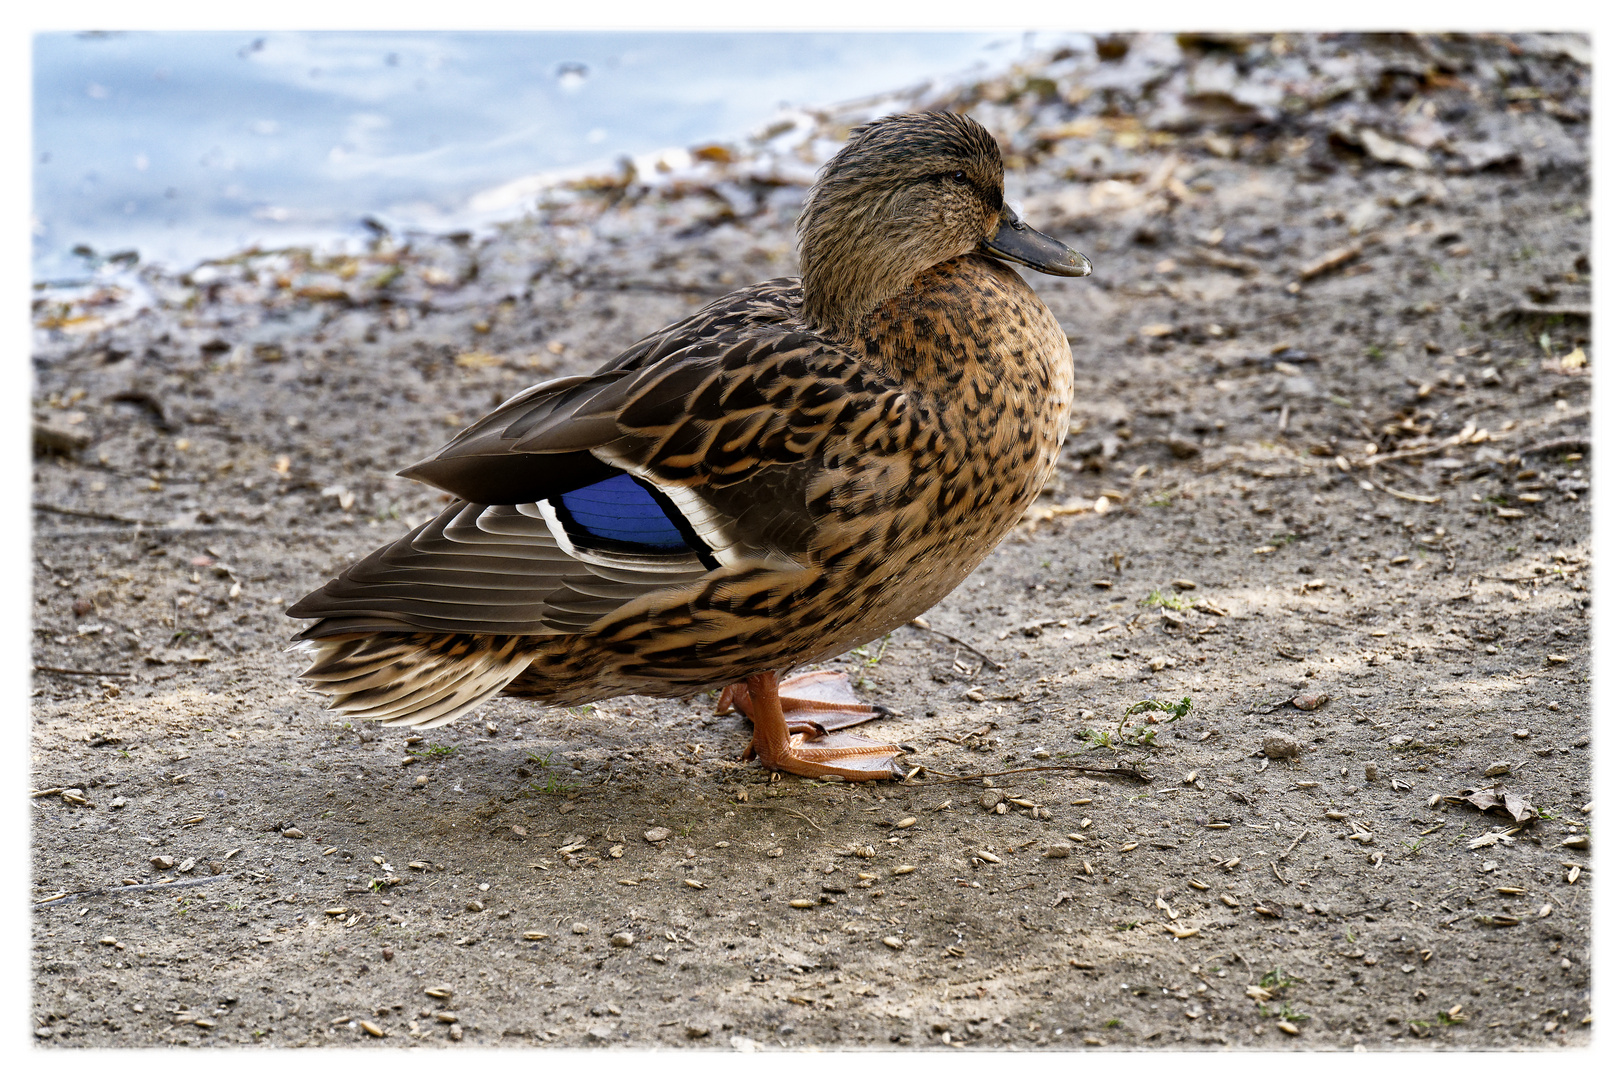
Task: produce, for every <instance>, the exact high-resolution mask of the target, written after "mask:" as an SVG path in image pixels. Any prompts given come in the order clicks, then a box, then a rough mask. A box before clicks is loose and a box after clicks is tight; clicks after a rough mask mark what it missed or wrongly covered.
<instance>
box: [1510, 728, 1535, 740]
mask: <svg viewBox="0 0 1623 1080" xmlns="http://www.w3.org/2000/svg"><path fill="white" fill-rule="evenodd" d="M1511 734H1512V735H1513V736H1515V737H1516V738H1518V739H1530V738H1532V737H1533V733H1532V732H1531V731H1528V730H1527V729H1526V728H1519V729H1518V730H1516V731H1513V732H1511Z"/></svg>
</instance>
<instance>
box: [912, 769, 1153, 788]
mask: <svg viewBox="0 0 1623 1080" xmlns="http://www.w3.org/2000/svg"><path fill="white" fill-rule="evenodd" d="M1065 769H1077V770H1079V771H1081V772H1090V773H1098V774H1100V775H1101V776H1127V777H1131V778H1132V779H1134V780H1138V781H1141V782H1143V783H1146V784H1147V783H1149V782H1150V778H1149V777H1148V776H1145V775H1144V774H1143V773H1141V772H1139V771H1138V770H1137V769H1135V768H1132V767H1131V766H1128V767H1125V768H1124V767H1122V766H1120V765H1117V766H1113V767H1106V766H1103V765H1031V766H1028V767H1027V768H1024V769H1004V770H1003V771H1002V772H989V773H970V774H969V775H967V776H958V775H956V774H954V773H944V772H941V771H940V770H939V769H931V768H925V769H924V771H925V772H927V773H934V774H935V775H936V776H944V777H946V779H945V780H928V781H925V783H929V784H955V783H958V782H960V781H963V780H985V779H988V778H990V777H993V776H1011V775H1013V774H1015V773H1028V772H1059V771H1062V770H1065Z"/></svg>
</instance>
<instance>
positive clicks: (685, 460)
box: [288, 312, 901, 638]
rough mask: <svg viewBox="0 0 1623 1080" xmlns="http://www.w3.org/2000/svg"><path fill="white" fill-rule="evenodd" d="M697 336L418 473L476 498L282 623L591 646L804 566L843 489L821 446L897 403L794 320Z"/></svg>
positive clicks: (647, 352)
mask: <svg viewBox="0 0 1623 1080" xmlns="http://www.w3.org/2000/svg"><path fill="white" fill-rule="evenodd" d="M703 314H704V313H702V312H701V313H700V315H703ZM696 319H698V316H695V320H696ZM695 320H689V323H690V324H691V323H693V322H694V321H695ZM680 325H681V324H679V326H680ZM699 325H700V327H702V328H703V329H704V330H705V332H704V333H698V332H696V329H695V327H693V326H691V325H690V326H689V327H688V329H687V330H686V331H685V332H684V333H682V334H677V333H675V332H674V331H675V330H676V329H677V328H672V330H671V331H667V332H665V333H662V334H661V335H656V336H655V337H653V338H650V339H646V340H645V341H644V342H640V343H639V344H638V345H637V346H634V347H633V349H632V350H629V351H628V353H627V354H626V359H627V363H626V366H623V367H617V368H612V369H608V370H604V371H600V372H599V373H597V374H595V375H590V376H582V377H578V378H571V379H563V380H557V381H554V382H551V383H546V384H543V385H541V386H537V387H533V388H531V389H530V390H526V391H525V392H523V393H522V394H519V395H518V396H516V397H514V398H513V399H511V400H509V401H508V402H506V403H504V404H503V405H501V406H500V407H498V408H497V409H496V410H495V411H493V412H492V413H490V414H489V415H488V416H486V417H484V418H482V419H481V420H479V421H478V422H477V423H475V424H474V425H472V426H471V427H469V428H468V429H467V430H465V431H464V432H462V433H461V434H459V435H458V436H457V437H456V438H455V439H453V440H452V441H451V443H450V444H449V445H447V446H446V447H445V449H443V450H442V451H440V452H439V453H438V454H436V455H435V456H434V457H432V458H430V459H428V460H427V461H424V462H422V463H420V464H418V465H414V466H412V467H411V468H410V469H407V470H405V471H404V474H403V475H406V476H411V477H414V478H416V479H419V480H423V481H426V482H428V483H431V484H434V485H435V486H437V487H440V488H442V489H444V490H446V491H448V492H450V493H451V494H453V495H457V496H459V497H460V499H462V500H466V501H465V502H457V503H453V504H452V505H451V506H449V507H447V508H446V510H445V511H443V512H442V513H441V514H440V515H439V516H438V517H436V518H435V519H434V520H432V521H430V522H428V523H426V524H424V525H422V526H420V527H419V528H418V529H416V530H414V531H413V532H412V533H410V534H409V535H407V536H405V537H403V538H402V539H401V540H399V541H396V542H395V543H393V544H391V545H389V546H387V547H385V548H382V549H380V550H379V551H376V552H374V553H373V554H372V555H370V556H368V557H367V558H365V559H363V560H361V561H360V562H359V563H357V564H355V565H354V566H352V567H350V568H349V569H348V570H346V571H345V572H344V573H343V574H342V575H340V577H339V578H337V579H336V580H334V581H332V582H329V583H328V584H327V585H326V586H324V587H323V588H322V589H321V590H319V591H318V592H316V593H313V594H311V595H310V596H308V597H306V598H305V599H304V600H302V601H300V602H299V603H298V604H296V605H294V607H293V608H291V609H289V612H288V613H289V614H290V615H292V616H294V617H296V618H314V619H319V620H321V622H319V623H318V624H317V625H316V626H313V627H311V628H309V629H308V630H306V631H305V633H304V634H303V635H301V636H303V637H307V638H311V637H330V636H332V635H334V634H341V633H360V632H378V631H385V630H402V629H412V630H434V631H453V632H468V633H490V634H556V633H578V632H581V631H584V630H587V629H589V628H590V627H591V626H592V624H594V623H595V622H597V621H598V620H600V619H602V618H604V617H605V616H608V615H611V614H612V613H614V612H615V611H617V610H619V609H620V608H622V607H623V606H625V605H626V604H628V603H631V602H633V601H636V600H639V599H641V598H644V597H647V596H648V595H649V594H652V593H656V592H659V591H661V590H671V589H677V588H680V587H682V586H684V585H688V584H691V583H693V582H696V581H698V580H699V579H701V578H703V577H704V576H705V575H706V574H709V573H712V572H715V571H717V570H718V569H720V568H723V567H743V568H750V567H759V566H773V565H776V566H781V567H783V568H786V569H788V568H793V567H795V566H797V565H799V564H798V562H797V556H799V555H802V554H803V553H804V552H805V551H806V550H807V548H808V546H809V544H810V541H811V538H812V536H813V534H814V532H815V530H816V529H817V528H818V526H819V521H820V515H821V514H823V513H826V512H827V503H828V501H829V499H830V498H831V496H832V494H833V490H834V488H835V487H836V486H837V484H836V483H835V482H833V481H832V480H831V478H830V476H829V472H830V470H829V468H828V465H827V463H826V461H825V455H824V454H823V453H822V452H821V451H822V449H823V447H824V444H825V443H826V442H827V441H828V440H829V439H830V437H831V436H834V435H835V433H838V436H837V437H841V438H844V437H848V436H853V435H854V434H856V433H859V432H861V431H864V430H867V429H869V428H871V427H872V426H874V425H875V424H877V423H879V422H881V421H882V420H883V419H885V417H886V415H887V413H890V412H894V411H895V409H894V407H893V406H894V399H895V398H896V397H897V395H900V394H901V391H900V390H898V389H896V388H895V387H894V386H891V385H889V384H887V383H885V382H884V380H883V379H882V378H880V377H879V376H877V375H875V374H873V373H872V372H870V371H869V370H868V369H866V368H865V367H864V366H863V365H861V364H859V363H857V362H856V361H855V360H854V359H853V358H852V357H851V356H850V355H849V354H846V353H844V352H841V351H839V350H836V349H832V348H831V347H830V346H829V345H828V344H827V343H826V342H824V341H823V340H821V339H819V338H817V337H815V336H813V335H811V334H809V333H807V332H805V331H804V330H800V329H797V328H795V327H794V326H793V325H791V324H789V323H788V322H787V321H786V320H781V319H780V320H779V321H777V322H772V321H770V320H766V319H762V318H759V317H756V316H751V317H745V318H741V319H736V320H727V319H718V320H712V321H711V322H710V323H708V324H704V323H700V324H699ZM835 471H836V472H838V471H839V470H835ZM841 475H842V476H843V475H844V474H843V473H841Z"/></svg>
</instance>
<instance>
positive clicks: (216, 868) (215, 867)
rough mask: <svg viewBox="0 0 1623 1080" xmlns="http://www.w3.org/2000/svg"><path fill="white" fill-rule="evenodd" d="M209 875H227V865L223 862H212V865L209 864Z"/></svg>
mask: <svg viewBox="0 0 1623 1080" xmlns="http://www.w3.org/2000/svg"><path fill="white" fill-rule="evenodd" d="M209 873H211V874H223V873H225V863H223V862H211V863H209Z"/></svg>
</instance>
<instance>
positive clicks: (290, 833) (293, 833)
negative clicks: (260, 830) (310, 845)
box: [282, 829, 304, 840]
mask: <svg viewBox="0 0 1623 1080" xmlns="http://www.w3.org/2000/svg"><path fill="white" fill-rule="evenodd" d="M282 835H283V836H285V837H287V838H288V839H289V840H303V839H304V832H303V830H301V829H283V830H282Z"/></svg>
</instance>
